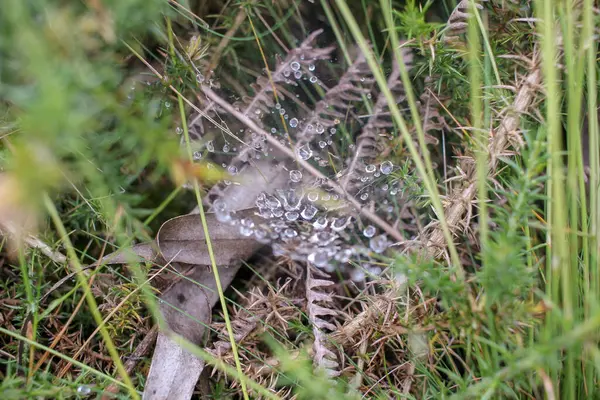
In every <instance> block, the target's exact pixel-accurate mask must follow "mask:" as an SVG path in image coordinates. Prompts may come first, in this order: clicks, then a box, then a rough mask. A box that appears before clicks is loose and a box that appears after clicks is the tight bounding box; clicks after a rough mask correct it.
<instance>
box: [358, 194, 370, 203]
mask: <svg viewBox="0 0 600 400" xmlns="http://www.w3.org/2000/svg"><path fill="white" fill-rule="evenodd" d="M368 198H369V193H366V192H365V193H363V194H361V195H360V199H361V200H363V201H364V200H366V199H368Z"/></svg>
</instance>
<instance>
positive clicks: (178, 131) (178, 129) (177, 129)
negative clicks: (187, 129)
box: [175, 126, 183, 135]
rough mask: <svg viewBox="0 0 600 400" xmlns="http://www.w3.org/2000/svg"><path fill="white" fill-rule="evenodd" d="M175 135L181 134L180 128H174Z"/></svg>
mask: <svg viewBox="0 0 600 400" xmlns="http://www.w3.org/2000/svg"><path fill="white" fill-rule="evenodd" d="M175 133H176V134H178V135H181V134H182V133H183V129H181V127H180V126H178V127H177V128H175Z"/></svg>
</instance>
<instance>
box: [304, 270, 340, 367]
mask: <svg viewBox="0 0 600 400" xmlns="http://www.w3.org/2000/svg"><path fill="white" fill-rule="evenodd" d="M317 275H318V276H320V277H321V278H328V275H327V274H326V273H324V272H323V271H320V270H318V269H317V268H314V267H313V266H312V265H310V264H308V265H307V267H306V314H307V315H308V319H309V322H310V324H311V325H312V329H313V335H314V338H315V341H314V343H313V352H314V354H313V363H314V366H315V367H317V368H321V369H322V370H323V371H325V372H326V373H327V375H328V376H337V375H339V373H340V372H339V370H338V368H339V363H338V362H337V357H336V355H335V353H333V351H331V350H330V349H329V348H328V347H327V342H328V340H327V334H326V333H325V332H324V329H327V330H330V331H333V330H335V329H336V326H335V325H333V324H332V323H331V322H328V321H326V320H325V319H324V317H327V316H335V315H337V311H335V310H333V309H332V308H328V305H330V304H331V303H332V302H333V297H332V295H331V293H325V292H323V291H322V290H323V288H325V287H328V286H331V285H333V282H332V281H330V280H329V279H318V278H316V277H315V276H317Z"/></svg>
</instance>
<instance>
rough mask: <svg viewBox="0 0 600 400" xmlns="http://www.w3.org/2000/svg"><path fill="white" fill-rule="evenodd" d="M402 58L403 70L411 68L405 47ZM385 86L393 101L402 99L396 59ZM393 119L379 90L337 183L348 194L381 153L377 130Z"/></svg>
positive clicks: (408, 53) (391, 125) (401, 85)
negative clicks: (354, 148) (341, 176)
mask: <svg viewBox="0 0 600 400" xmlns="http://www.w3.org/2000/svg"><path fill="white" fill-rule="evenodd" d="M401 51H402V59H403V61H404V64H405V66H406V68H407V70H410V68H411V67H412V60H413V53H412V52H411V51H410V50H408V49H402V50H401ZM387 86H388V88H389V89H390V91H391V92H392V95H393V96H394V99H395V101H396V103H397V104H399V103H401V102H403V101H404V100H405V99H406V91H405V89H404V85H403V83H402V80H401V79H400V68H399V66H398V65H397V63H396V62H394V63H393V68H392V72H391V73H390V76H389V77H388V80H387ZM393 128H394V122H393V120H392V118H391V115H390V112H389V105H388V101H387V98H386V97H385V95H384V94H383V93H380V94H379V95H378V96H377V100H376V101H375V105H374V106H373V111H372V114H371V116H370V117H369V120H368V121H367V123H366V125H365V126H364V127H363V129H362V131H361V133H360V135H359V136H358V138H357V139H356V151H355V153H354V155H353V157H352V160H351V161H350V162H349V167H348V168H347V170H346V172H345V173H344V178H343V180H342V182H341V185H342V187H343V188H344V189H345V190H346V191H348V192H349V193H354V192H356V191H357V190H358V187H359V186H360V180H359V179H358V178H359V177H360V176H361V175H362V173H363V171H364V168H365V166H366V165H367V164H369V163H371V162H373V161H374V160H375V159H376V158H377V156H378V155H379V154H380V153H381V146H380V144H379V136H378V134H379V131H380V130H382V129H393Z"/></svg>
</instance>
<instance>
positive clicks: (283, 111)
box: [279, 108, 288, 119]
mask: <svg viewBox="0 0 600 400" xmlns="http://www.w3.org/2000/svg"><path fill="white" fill-rule="evenodd" d="M279 115H283V116H285V118H286V119H287V118H288V116H287V115H285V108H280V109H279Z"/></svg>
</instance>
